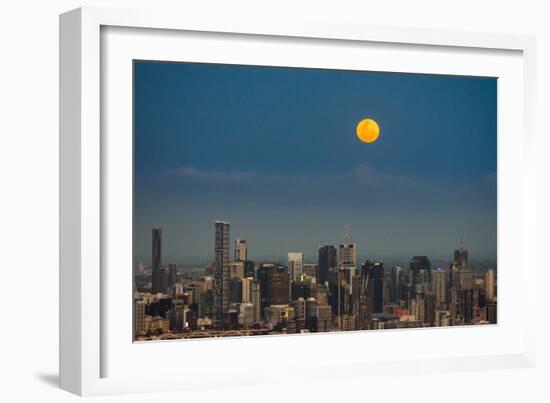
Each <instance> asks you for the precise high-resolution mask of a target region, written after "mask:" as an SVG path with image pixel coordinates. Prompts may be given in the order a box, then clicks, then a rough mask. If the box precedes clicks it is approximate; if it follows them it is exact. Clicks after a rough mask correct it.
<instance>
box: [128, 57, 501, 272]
mask: <svg viewBox="0 0 550 403" xmlns="http://www.w3.org/2000/svg"><path fill="white" fill-rule="evenodd" d="M134 73H135V111H134V112H135V182H134V185H135V188H134V189H135V193H134V224H135V226H136V231H135V232H136V233H135V238H134V250H135V257H136V259H137V260H143V261H146V259H147V255H148V253H147V251H148V249H149V247H148V241H149V240H148V236H147V234H148V229H149V228H151V227H152V226H155V225H158V226H161V227H163V228H164V231H165V232H166V234H167V239H169V241H167V242H166V245H165V246H164V252H165V255H166V256H170V257H171V259H172V260H175V261H177V262H178V263H180V264H183V265H186V264H187V265H194V264H201V263H203V262H205V261H208V260H211V259H212V255H211V254H212V252H211V250H210V248H209V247H208V245H209V244H210V242H211V240H210V237H209V234H210V231H211V225H212V224H211V223H212V222H213V220H215V219H217V218H223V219H226V220H228V221H231V222H235V223H239V224H238V228H235V231H236V235H237V236H239V237H242V238H244V239H246V238H250V239H254V240H255V245H254V246H255V247H254V249H253V250H254V252H253V253H254V258H255V259H264V258H282V257H284V255H285V254H286V253H287V251H288V250H291V249H292V248H293V247H299V248H301V250H303V251H304V253H305V254H306V259H307V255H308V254H309V252H308V251H312V252H314V251H315V250H316V248H317V247H318V246H319V244H323V243H329V242H330V241H331V240H333V239H341V238H342V234H343V226H344V225H345V224H351V236H352V239H353V240H354V241H355V242H357V243H358V244H361V245H363V248H362V249H363V250H360V251H359V253H360V254H361V255H366V256H369V255H372V254H373V253H374V254H376V255H377V256H381V257H391V255H392V254H399V255H400V256H407V255H411V254H413V253H415V252H417V251H422V253H425V254H427V255H432V256H437V255H439V256H438V258H443V257H444V254H443V253H442V252H441V251H444V250H449V249H450V248H452V247H453V245H455V244H456V242H457V240H458V239H460V238H466V239H468V240H469V248H470V250H471V251H472V253H473V254H474V255H475V256H478V257H479V258H480V259H483V260H490V259H495V258H496V79H493V78H482V77H456V76H436V75H415V74H396V73H381V72H352V71H334V70H321V69H299V68H298V69H297V68H285V67H256V66H229V65H213V64H192V63H181V64H178V63H158V62H147V61H141V62H136V63H135V71H134ZM358 89H361V90H360V91H359V90H358ZM365 115H368V116H372V117H374V118H376V119H378V121H379V123H380V125H381V135H380V138H379V139H378V141H377V142H376V144H374V146H373V147H371V146H370V145H368V146H364V145H363V144H361V143H360V142H358V140H357V138H356V137H355V133H354V130H355V125H356V123H357V122H358V120H360V119H361V118H363V117H364V116H365ZM259 224H261V225H259ZM266 229H269V230H267V231H266ZM309 234H317V236H318V238H319V239H316V240H313V239H312V238H311V237H310V236H309ZM390 241H391V242H390Z"/></svg>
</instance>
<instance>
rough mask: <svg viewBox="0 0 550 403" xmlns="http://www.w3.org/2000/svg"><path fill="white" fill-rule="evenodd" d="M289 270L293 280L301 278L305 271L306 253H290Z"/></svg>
mask: <svg viewBox="0 0 550 403" xmlns="http://www.w3.org/2000/svg"><path fill="white" fill-rule="evenodd" d="M288 270H289V272H290V278H292V280H293V281H296V280H298V279H299V277H300V276H301V275H302V273H303V272H304V254H303V253H302V252H289V253H288Z"/></svg>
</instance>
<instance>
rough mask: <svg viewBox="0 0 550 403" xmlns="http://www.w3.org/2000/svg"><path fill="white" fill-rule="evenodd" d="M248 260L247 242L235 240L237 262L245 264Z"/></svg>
mask: <svg viewBox="0 0 550 403" xmlns="http://www.w3.org/2000/svg"><path fill="white" fill-rule="evenodd" d="M246 260H248V257H247V247H246V241H245V240H244V239H235V261H237V262H244V261H246Z"/></svg>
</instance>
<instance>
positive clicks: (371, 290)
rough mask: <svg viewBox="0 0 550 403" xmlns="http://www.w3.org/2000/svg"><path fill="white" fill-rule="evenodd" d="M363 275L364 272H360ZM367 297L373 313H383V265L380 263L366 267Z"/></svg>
mask: <svg viewBox="0 0 550 403" xmlns="http://www.w3.org/2000/svg"><path fill="white" fill-rule="evenodd" d="M361 272H362V273H365V270H364V269H362V270H361ZM366 273H367V274H368V287H367V289H368V296H369V299H370V301H371V304H372V305H371V306H372V312H373V313H383V312H384V265H383V264H382V263H381V262H374V263H372V264H370V265H368V268H367V270H366Z"/></svg>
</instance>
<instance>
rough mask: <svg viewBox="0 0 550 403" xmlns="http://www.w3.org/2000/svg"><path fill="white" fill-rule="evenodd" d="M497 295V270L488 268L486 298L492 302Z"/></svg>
mask: <svg viewBox="0 0 550 403" xmlns="http://www.w3.org/2000/svg"><path fill="white" fill-rule="evenodd" d="M495 296H496V281H495V271H494V270H487V272H486V273H485V299H486V300H487V302H492V301H493V300H494V299H495Z"/></svg>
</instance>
